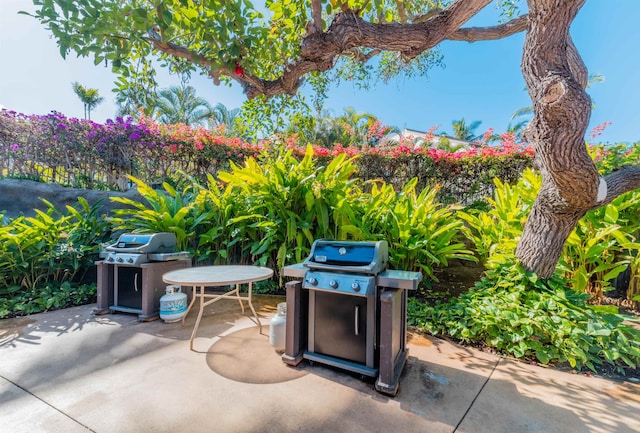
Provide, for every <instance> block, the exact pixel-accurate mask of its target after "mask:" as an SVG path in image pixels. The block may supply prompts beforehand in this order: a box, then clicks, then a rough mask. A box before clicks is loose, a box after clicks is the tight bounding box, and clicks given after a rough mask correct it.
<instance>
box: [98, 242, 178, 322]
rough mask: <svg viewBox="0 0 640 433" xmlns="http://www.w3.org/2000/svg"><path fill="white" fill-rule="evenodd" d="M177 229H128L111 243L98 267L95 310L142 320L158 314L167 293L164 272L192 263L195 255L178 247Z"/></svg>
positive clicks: (156, 316) (152, 318)
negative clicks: (136, 317) (170, 231)
mask: <svg viewBox="0 0 640 433" xmlns="http://www.w3.org/2000/svg"><path fill="white" fill-rule="evenodd" d="M176 249H177V241H176V236H175V234H173V233H152V234H141V233H125V234H122V235H120V237H119V238H118V241H117V242H115V243H113V244H111V245H109V246H108V247H107V248H106V250H107V256H106V258H105V259H104V261H100V262H96V266H97V268H98V278H97V280H98V305H97V307H96V309H95V310H94V314H106V313H109V312H114V311H118V312H123V313H135V314H138V318H139V319H140V320H143V321H146V320H154V319H157V318H158V315H159V309H160V298H161V297H162V295H164V294H165V284H164V283H163V281H162V275H163V274H165V273H166V272H169V271H173V270H176V269H184V268H188V267H191V256H190V254H189V253H188V252H186V251H176Z"/></svg>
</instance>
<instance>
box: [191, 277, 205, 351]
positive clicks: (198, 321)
mask: <svg viewBox="0 0 640 433" xmlns="http://www.w3.org/2000/svg"><path fill="white" fill-rule="evenodd" d="M203 312H204V286H200V311H199V312H198V318H197V319H196V324H195V326H194V327H193V332H192V333H191V339H190V340H189V349H190V350H193V339H194V338H195V336H196V331H197V330H198V326H200V319H201V318H202V313H203Z"/></svg>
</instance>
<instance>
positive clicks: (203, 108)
mask: <svg viewBox="0 0 640 433" xmlns="http://www.w3.org/2000/svg"><path fill="white" fill-rule="evenodd" d="M212 112H213V108H212V107H211V105H210V104H209V103H208V102H207V101H206V100H205V99H203V98H200V97H199V96H196V90H195V89H194V88H193V87H191V86H184V85H183V86H171V87H169V88H167V89H162V90H160V92H158V101H157V104H156V107H155V110H154V117H155V118H156V120H157V121H158V122H160V123H167V124H173V123H184V124H185V125H187V126H199V125H204V124H206V123H207V121H208V119H209V118H210V117H211V115H212Z"/></svg>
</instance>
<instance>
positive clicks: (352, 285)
mask: <svg viewBox="0 0 640 433" xmlns="http://www.w3.org/2000/svg"><path fill="white" fill-rule="evenodd" d="M351 288H352V289H353V290H354V291H355V292H359V291H360V284H358V283H357V281H354V282H353V283H351Z"/></svg>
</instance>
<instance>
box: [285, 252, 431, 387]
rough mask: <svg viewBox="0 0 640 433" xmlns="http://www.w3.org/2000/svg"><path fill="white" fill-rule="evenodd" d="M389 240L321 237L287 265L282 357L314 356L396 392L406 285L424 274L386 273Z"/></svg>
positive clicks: (403, 354) (402, 358) (403, 351)
mask: <svg viewBox="0 0 640 433" xmlns="http://www.w3.org/2000/svg"><path fill="white" fill-rule="evenodd" d="M388 261H389V252H388V246H387V242H386V241H377V242H355V241H329V240H317V241H315V242H314V244H313V246H312V247H311V253H310V254H309V257H308V258H307V259H306V260H305V261H304V262H303V263H301V264H296V265H292V266H287V267H285V268H284V269H283V275H284V276H286V277H293V278H300V279H301V281H292V282H290V283H287V285H286V288H287V318H286V320H287V322H286V345H285V353H284V354H283V356H282V359H283V361H284V362H285V363H287V364H290V365H298V364H299V363H300V362H301V361H302V359H308V360H310V361H315V362H319V363H323V364H327V365H331V366H334V367H338V368H341V369H344V370H347V371H352V372H355V373H358V374H361V375H363V376H368V377H377V378H378V380H377V381H376V389H377V390H378V391H380V392H383V393H385V394H390V395H395V394H396V393H397V391H398V385H399V380H400V374H401V373H402V369H403V367H404V364H405V362H406V359H407V353H408V352H407V348H406V305H407V294H406V290H415V289H417V286H418V284H419V282H420V281H421V280H422V274H420V273H419V272H407V271H396V270H388V269H387V264H388Z"/></svg>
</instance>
